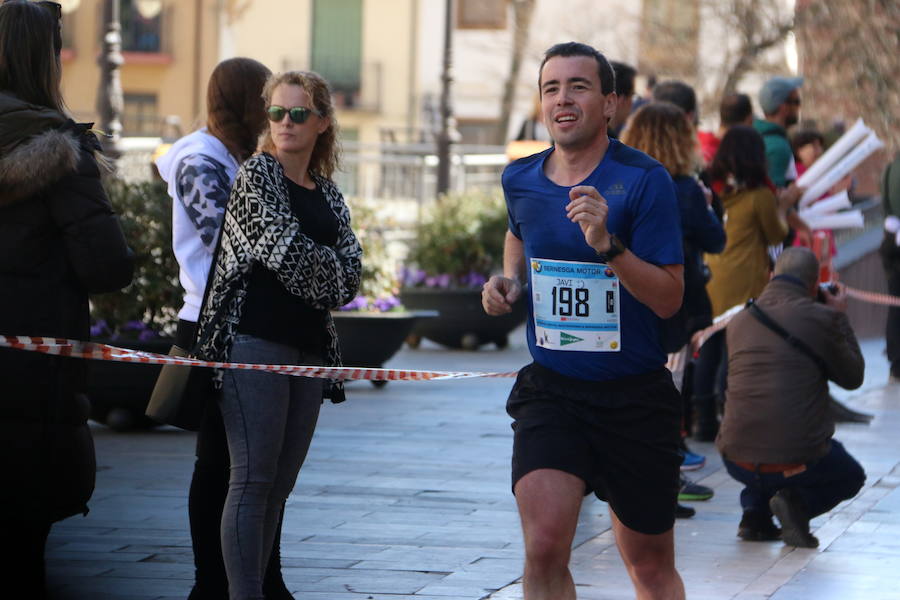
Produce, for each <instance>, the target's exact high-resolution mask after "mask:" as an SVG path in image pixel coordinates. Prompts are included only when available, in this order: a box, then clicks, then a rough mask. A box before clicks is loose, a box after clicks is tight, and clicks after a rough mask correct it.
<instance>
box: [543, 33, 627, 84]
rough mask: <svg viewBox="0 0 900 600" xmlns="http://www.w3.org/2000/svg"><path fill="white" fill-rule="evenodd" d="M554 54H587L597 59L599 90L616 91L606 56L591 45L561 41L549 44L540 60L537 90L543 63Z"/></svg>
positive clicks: (614, 80) (614, 77)
mask: <svg viewBox="0 0 900 600" xmlns="http://www.w3.org/2000/svg"><path fill="white" fill-rule="evenodd" d="M555 56H566V57H568V56H588V57H590V58H593V59H594V60H596V61H597V74H598V75H599V76H600V91H601V92H603V94H604V95H605V94H612V93H613V92H614V91H616V75H615V73H614V72H613V68H612V66H611V65H610V64H609V61H608V60H606V57H605V56H603V54H601V53H600V52H599V51H598V50H597V49H595V48H594V47H593V46H588V45H587V44H582V43H581V42H562V43H560V44H555V45H553V46H551V47H550V48H549V49H548V50H547V51H546V52H545V53H544V60H542V61H541V67H540V69H538V90H540V87H541V74H542V73H543V72H544V65H545V64H547V61H548V60H550V59H551V58H553V57H555Z"/></svg>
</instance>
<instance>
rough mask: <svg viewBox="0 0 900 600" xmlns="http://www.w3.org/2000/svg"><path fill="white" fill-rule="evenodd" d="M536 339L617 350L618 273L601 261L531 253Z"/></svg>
mask: <svg viewBox="0 0 900 600" xmlns="http://www.w3.org/2000/svg"><path fill="white" fill-rule="evenodd" d="M530 268H531V290H532V292H531V294H532V301H533V304H534V333H535V338H536V341H537V345H538V346H540V347H541V348H547V349H548V350H577V351H580V352H619V351H620V350H621V349H622V342H621V334H620V330H619V279H618V278H617V277H616V275H615V273H613V270H612V269H611V268H609V267H608V266H607V265H605V264H603V263H587V262H573V261H566V260H548V259H544V258H533V259H531V263H530Z"/></svg>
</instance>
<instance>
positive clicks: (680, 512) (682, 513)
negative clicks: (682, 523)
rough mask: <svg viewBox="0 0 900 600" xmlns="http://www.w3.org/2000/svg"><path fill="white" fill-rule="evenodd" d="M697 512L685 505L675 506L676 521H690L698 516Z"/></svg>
mask: <svg viewBox="0 0 900 600" xmlns="http://www.w3.org/2000/svg"><path fill="white" fill-rule="evenodd" d="M696 512H697V511H696V510H694V509H693V508H691V507H690V506H685V505H684V504H676V505H675V518H676V519H690V518H691V517H693V516H694V514H696Z"/></svg>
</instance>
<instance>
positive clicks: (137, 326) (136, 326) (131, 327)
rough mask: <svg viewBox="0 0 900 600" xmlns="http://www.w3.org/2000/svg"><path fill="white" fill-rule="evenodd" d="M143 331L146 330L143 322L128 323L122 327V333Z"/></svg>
mask: <svg viewBox="0 0 900 600" xmlns="http://www.w3.org/2000/svg"><path fill="white" fill-rule="evenodd" d="M145 329H147V324H146V323H144V322H143V321H128V322H127V323H125V324H124V325H122V331H144V330H145Z"/></svg>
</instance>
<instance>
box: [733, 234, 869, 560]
mask: <svg viewBox="0 0 900 600" xmlns="http://www.w3.org/2000/svg"><path fill="white" fill-rule="evenodd" d="M818 273H819V264H818V261H817V260H816V257H815V255H814V254H813V253H812V252H811V251H810V250H808V249H806V248H801V247H795V248H788V249H787V250H785V251H784V252H783V253H782V254H781V256H779V258H778V261H777V262H776V263H775V272H774V276H773V277H772V280H771V281H770V282H769V283H768V284H767V285H766V288H765V289H764V290H763V292H762V294H760V296H759V298H758V299H757V300H756V301H755V302H751V303H749V304H748V307H747V309H746V310H744V311H742V312H741V313H740V314H738V315H736V316H735V317H734V318H733V319H732V320H731V322H730V323H729V324H728V328H727V331H726V336H727V346H728V391H727V402H726V404H725V418H724V419H723V421H722V426H721V429H720V431H719V435H718V437H717V438H716V446H717V448H718V449H719V451H720V452H721V453H722V457H723V459H724V462H725V466H726V468H727V469H728V473H729V474H730V475H731V476H732V477H733V478H734V479H736V480H737V481H739V482H741V483H743V484H744V486H745V487H744V489H743V491H742V492H741V507H742V508H743V511H744V513H743V517H742V519H741V523H740V525H739V526H738V536H739V537H740V538H742V539H744V540H747V541H765V540H777V539H783V541H784V543H785V544H786V545H789V546H798V547H804V548H815V547H816V546H818V543H819V542H818V540H817V539H816V538H815V536H813V535H812V534H811V533H810V529H809V521H810V519H812V518H813V517H816V516H817V515H820V514H823V513H825V512H828V511H829V510H831V509H832V508H834V507H835V506H837V504H838V503H840V502H841V501H843V500H847V499H849V498H852V497H853V496H855V495H856V493H857V492H859V490H860V488H862V485H863V483H864V482H865V472H864V471H863V468H862V467H861V466H860V464H859V463H858V462H857V461H856V460H855V459H854V458H853V457H852V456H850V454H848V453H847V451H846V450H845V449H844V446H843V445H842V444H841V443H840V442H839V441H837V440H835V439H833V438H832V436H833V435H834V421H833V419H832V416H831V413H830V411H829V394H828V382H829V381H834V382H835V383H837V384H838V385H840V386H841V387H843V388H846V389H855V388H857V387H859V386H860V385H862V381H863V371H864V361H863V357H862V353H861V352H860V349H859V344H858V342H857V340H856V336H855V335H854V333H853V330H852V329H851V327H850V322H849V321H848V320H847V316H846V314H845V311H846V308H847V293H846V290H845V289H844V287H843V286H841V285H840V284H836V285H834V286H833V287H832V286H821V287H820V286H819V285H818V282H817V279H818ZM773 514H774V516H776V517H778V521H779V522H780V524H781V528H780V529H779V528H778V527H776V526H775V524H774V523H773V521H772V516H773Z"/></svg>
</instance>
